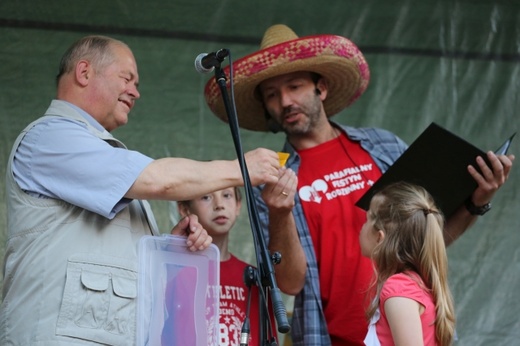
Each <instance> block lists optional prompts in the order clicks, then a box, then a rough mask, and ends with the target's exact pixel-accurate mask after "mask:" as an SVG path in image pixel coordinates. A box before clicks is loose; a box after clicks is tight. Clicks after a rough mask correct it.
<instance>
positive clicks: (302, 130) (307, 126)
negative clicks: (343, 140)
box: [282, 96, 321, 136]
mask: <svg viewBox="0 0 520 346" xmlns="http://www.w3.org/2000/svg"><path fill="white" fill-rule="evenodd" d="M294 111H296V112H298V113H302V114H303V115H304V117H303V120H301V121H298V122H296V123H291V124H288V123H286V122H282V129H283V131H284V132H285V133H286V134H287V135H288V136H301V135H305V134H307V133H309V132H310V131H311V130H312V129H314V127H315V125H316V124H317V123H318V121H319V118H320V112H321V100H320V99H319V98H318V97H317V96H315V97H312V98H311V99H310V101H309V102H306V103H305V104H303V105H301V107H288V108H285V109H284V111H283V114H282V118H284V117H285V115H286V114H288V113H292V112H294Z"/></svg>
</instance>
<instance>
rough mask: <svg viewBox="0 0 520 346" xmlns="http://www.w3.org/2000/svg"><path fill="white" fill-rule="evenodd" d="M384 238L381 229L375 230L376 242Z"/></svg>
mask: <svg viewBox="0 0 520 346" xmlns="http://www.w3.org/2000/svg"><path fill="white" fill-rule="evenodd" d="M384 239H385V232H384V231H383V230H382V229H379V230H377V243H378V244H380V243H381V242H382V241H383V240H384Z"/></svg>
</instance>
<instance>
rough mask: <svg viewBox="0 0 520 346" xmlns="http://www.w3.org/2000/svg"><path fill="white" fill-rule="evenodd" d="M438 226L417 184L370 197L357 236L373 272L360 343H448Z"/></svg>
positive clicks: (451, 321)
mask: <svg viewBox="0 0 520 346" xmlns="http://www.w3.org/2000/svg"><path fill="white" fill-rule="evenodd" d="M443 226H444V217H443V215H442V214H441V211H440V210H439V208H437V206H436V205H435V203H434V201H433V198H432V197H431V195H430V194H429V193H428V192H427V191H426V190H425V189H423V188H422V187H420V186H416V185H413V184H408V183H402V182H401V183H395V184H392V185H389V186H387V187H386V188H384V189H383V190H381V191H379V192H378V193H376V194H375V195H374V197H373V198H372V200H371V202H370V208H369V210H368V212H367V221H366V223H365V224H364V225H363V228H362V229H361V233H360V236H359V242H360V245H361V251H362V253H363V255H364V256H367V257H370V258H372V260H373V261H374V268H375V275H374V280H373V284H372V286H371V290H370V294H369V297H370V301H371V303H370V305H369V307H368V309H367V317H368V319H369V320H370V326H369V331H368V333H367V336H366V338H365V344H366V345H369V346H386V345H413V346H416V345H435V346H437V345H439V346H448V345H451V344H452V342H453V338H454V334H455V310H454V307H453V300H452V296H451V292H450V289H449V286H448V278H447V276H448V258H447V255H446V247H445V245H444V238H443Z"/></svg>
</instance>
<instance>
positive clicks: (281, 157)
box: [278, 151, 289, 167]
mask: <svg viewBox="0 0 520 346" xmlns="http://www.w3.org/2000/svg"><path fill="white" fill-rule="evenodd" d="M288 158H289V153H282V152H280V151H279V152H278V159H279V160H280V167H283V166H285V163H286V162H287V159H288Z"/></svg>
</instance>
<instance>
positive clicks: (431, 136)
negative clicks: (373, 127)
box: [356, 123, 516, 218]
mask: <svg viewBox="0 0 520 346" xmlns="http://www.w3.org/2000/svg"><path fill="white" fill-rule="evenodd" d="M515 135H516V132H515V133H514V134H513V135H512V136H511V137H509V138H508V139H507V140H506V141H505V142H504V143H503V144H502V145H501V146H500V147H499V148H498V149H497V151H496V154H497V155H505V154H506V153H507V150H508V149H509V146H510V145H511V141H512V140H513V138H514V136H515ZM477 156H481V157H482V158H483V159H484V160H485V161H486V163H487V164H488V165H489V162H488V160H487V155H486V154H485V153H484V152H483V151H482V150H480V149H478V148H477V147H475V146H473V145H472V144H470V143H468V142H467V141H465V140H464V139H462V138H460V137H458V136H456V135H455V134H453V133H451V132H449V131H448V130H446V129H444V128H442V127H440V126H439V125H437V124H435V123H432V124H430V126H428V128H426V130H424V132H423V133H422V134H421V135H420V136H419V137H418V138H417V139H416V140H415V141H414V142H413V143H412V144H411V145H410V147H409V148H408V149H407V150H406V151H405V152H404V153H403V154H402V155H401V156H400V157H399V158H398V159H397V161H395V162H394V164H393V165H392V166H391V167H390V168H389V169H388V170H387V171H386V172H385V173H384V174H383V175H382V176H381V178H379V180H377V181H376V182H375V183H374V185H372V187H371V188H370V189H369V190H368V191H367V192H366V193H365V194H364V195H363V197H361V198H360V199H359V200H358V201H357V203H356V206H358V207H360V208H362V209H364V210H368V208H369V206H370V200H371V199H372V196H373V195H374V194H375V193H376V192H377V191H379V190H381V189H382V188H383V187H384V186H386V185H388V184H390V183H394V182H398V181H406V182H409V183H415V184H417V185H421V186H423V187H424V188H425V189H426V190H428V192H430V194H431V195H432V196H433V198H434V199H435V201H436V203H437V205H438V206H439V207H440V208H441V210H442V212H443V213H444V216H445V217H446V218H448V217H450V216H451V215H452V214H453V213H454V212H455V210H457V208H458V207H460V206H461V205H462V204H463V203H464V201H465V200H466V199H467V198H468V197H469V196H471V194H472V192H473V191H474V190H475V188H476V187H477V183H476V182H475V180H474V179H473V177H472V176H471V175H470V174H469V173H468V171H467V166H468V165H474V163H475V158H476V157H477Z"/></svg>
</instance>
